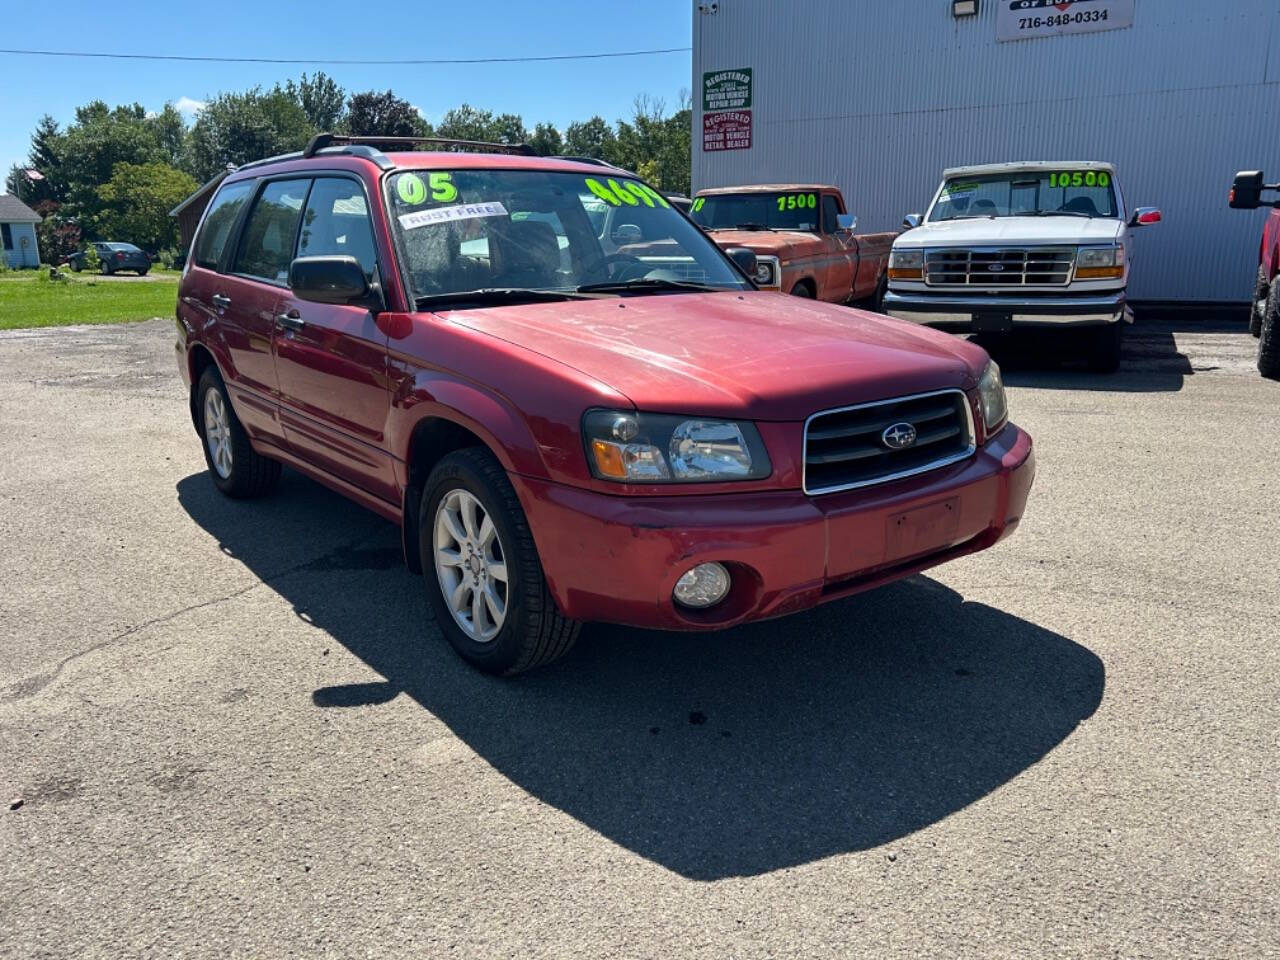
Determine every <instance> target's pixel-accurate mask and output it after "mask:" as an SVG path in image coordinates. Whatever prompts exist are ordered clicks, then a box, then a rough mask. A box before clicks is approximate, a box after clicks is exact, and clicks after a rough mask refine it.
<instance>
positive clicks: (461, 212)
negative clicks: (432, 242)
mask: <svg viewBox="0 0 1280 960" xmlns="http://www.w3.org/2000/svg"><path fill="white" fill-rule="evenodd" d="M506 215H507V208H506V207H504V206H503V205H502V204H501V203H498V202H497V201H493V202H491V203H460V204H458V205H457V206H456V207H436V208H435V209H434V210H419V211H418V212H417V213H402V214H400V226H401V227H403V228H404V229H405V230H413V229H415V228H417V227H425V226H429V225H430V224H433V223H449V222H450V221H455V220H479V219H480V218H482V217H505V216H506Z"/></svg>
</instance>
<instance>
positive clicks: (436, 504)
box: [418, 447, 581, 674]
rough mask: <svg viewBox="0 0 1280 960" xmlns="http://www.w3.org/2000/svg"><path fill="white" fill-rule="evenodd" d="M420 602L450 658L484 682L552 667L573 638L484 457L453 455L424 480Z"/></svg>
mask: <svg viewBox="0 0 1280 960" xmlns="http://www.w3.org/2000/svg"><path fill="white" fill-rule="evenodd" d="M418 549H419V551H420V556H421V558H422V571H423V580H424V582H425V585H426V589H427V600H428V602H429V603H430V604H431V610H432V612H433V613H434V614H435V618H436V622H437V623H438V624H439V625H440V631H441V632H442V633H443V634H444V635H445V639H447V640H448V641H449V643H450V645H451V646H452V647H453V649H454V650H456V651H457V652H458V654H459V655H460V656H461V657H462V658H463V659H464V660H466V661H467V662H468V663H470V664H471V665H472V666H474V667H476V668H478V669H480V670H483V671H484V672H485V673H494V674H515V673H521V672H523V671H525V670H531V669H533V668H534V667H538V666H541V665H543V664H546V663H550V662H551V661H553V660H556V659H558V658H560V657H562V656H564V655H565V654H566V653H568V652H569V649H570V648H571V647H572V646H573V644H574V641H575V640H577V638H578V632H579V630H580V628H581V624H579V623H578V622H577V621H575V620H570V619H569V618H568V617H565V616H564V615H563V614H561V613H560V610H559V608H557V607H556V603H555V600H554V598H553V597H552V596H551V592H550V590H549V589H548V588H547V582H546V578H545V577H544V576H543V573H542V562H541V561H540V560H539V559H538V551H537V548H536V547H535V546H534V543H533V535H532V534H531V533H530V531H529V524H528V521H527V520H526V519H525V515H524V510H523V509H521V507H520V501H519V499H518V498H517V497H516V492H515V490H514V489H513V488H512V486H511V481H510V480H508V479H507V475H506V472H505V471H504V470H503V469H502V465H501V464H500V463H499V462H498V461H497V459H496V458H495V457H494V456H493V454H492V453H490V452H489V451H488V450H485V449H483V448H479V447H473V448H470V449H466V450H458V451H455V452H454V453H451V454H449V455H448V456H446V457H445V458H444V459H443V460H441V461H440V462H439V463H438V464H437V465H436V468H435V469H434V470H432V471H431V476H430V477H429V478H428V479H427V484H426V489H425V490H424V491H423V494H422V508H421V509H420V510H419V511H418Z"/></svg>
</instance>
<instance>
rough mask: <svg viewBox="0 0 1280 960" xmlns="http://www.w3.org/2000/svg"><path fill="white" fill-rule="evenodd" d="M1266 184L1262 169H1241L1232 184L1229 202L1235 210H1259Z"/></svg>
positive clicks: (1228, 196) (1228, 197)
mask: <svg viewBox="0 0 1280 960" xmlns="http://www.w3.org/2000/svg"><path fill="white" fill-rule="evenodd" d="M1264 186H1265V185H1264V183H1263V176H1262V171H1261V170H1241V171H1240V172H1239V173H1237V174H1236V179H1235V182H1234V183H1232V184H1231V193H1230V194H1228V195H1227V203H1228V204H1230V205H1231V207H1232V209H1235V210H1257V209H1258V208H1259V207H1260V206H1262V191H1263V189H1264Z"/></svg>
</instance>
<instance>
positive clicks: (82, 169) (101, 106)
mask: <svg viewBox="0 0 1280 960" xmlns="http://www.w3.org/2000/svg"><path fill="white" fill-rule="evenodd" d="M58 155H59V161H58V164H57V167H56V169H55V171H54V173H55V182H54V184H53V187H54V192H55V195H57V196H63V197H65V198H66V204H65V206H64V209H63V211H62V212H63V213H64V214H66V215H69V216H72V217H76V218H79V219H80V221H81V222H82V224H84V225H85V226H86V230H88V229H91V227H90V225H91V224H92V223H93V222H94V221H95V220H96V218H97V215H98V213H99V212H100V209H101V198H100V196H99V194H98V187H99V186H100V185H102V184H104V183H106V182H107V181H108V180H110V179H111V174H112V171H113V170H114V169H115V167H116V165H117V164H120V163H132V164H146V163H156V162H164V161H165V159H166V157H165V154H164V150H163V148H162V147H161V145H160V142H159V140H158V139H157V136H156V129H155V127H154V126H153V125H152V124H151V123H150V122H149V121H148V119H147V114H146V111H145V110H144V109H143V107H142V105H141V104H137V103H135V104H130V105H128V106H118V107H116V108H115V109H111V108H109V107H107V105H106V104H105V103H103V102H102V101H101V100H94V101H92V102H90V103H87V104H85V105H84V106H83V107H79V108H78V109H77V110H76V121H75V123H73V124H71V126H69V127H68V128H67V130H66V133H65V134H64V135H63V136H62V138H61V140H60V144H59V147H58Z"/></svg>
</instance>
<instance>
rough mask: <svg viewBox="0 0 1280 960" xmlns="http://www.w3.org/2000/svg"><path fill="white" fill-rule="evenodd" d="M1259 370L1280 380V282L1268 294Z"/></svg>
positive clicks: (1263, 322) (1259, 341)
mask: <svg viewBox="0 0 1280 960" xmlns="http://www.w3.org/2000/svg"><path fill="white" fill-rule="evenodd" d="M1258 372H1259V373H1260V374H1262V375H1263V376H1264V377H1266V378H1267V379H1268V380H1280V283H1273V284H1272V285H1271V291H1270V293H1268V294H1267V306H1266V310H1265V311H1264V313H1263V315H1262V324H1261V330H1260V331H1259V336H1258Z"/></svg>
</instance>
